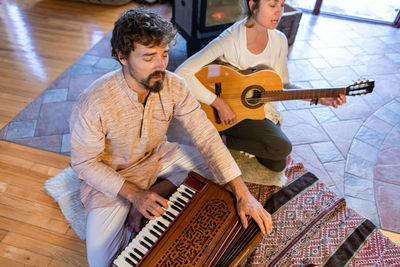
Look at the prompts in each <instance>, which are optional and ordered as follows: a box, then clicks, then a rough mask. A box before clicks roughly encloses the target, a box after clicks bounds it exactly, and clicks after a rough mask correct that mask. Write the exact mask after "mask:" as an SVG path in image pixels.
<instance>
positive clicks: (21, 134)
mask: <svg viewBox="0 0 400 267" xmlns="http://www.w3.org/2000/svg"><path fill="white" fill-rule="evenodd" d="M35 129H36V120H30V121H17V122H10V123H9V124H8V130H7V134H6V139H7V140H11V139H18V138H25V137H33V136H34V134H35Z"/></svg>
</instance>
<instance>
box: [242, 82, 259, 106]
mask: <svg viewBox="0 0 400 267" xmlns="http://www.w3.org/2000/svg"><path fill="white" fill-rule="evenodd" d="M264 92H265V90H264V88H262V87H261V86H259V85H250V86H249V87H247V88H246V89H244V90H243V92H242V96H241V99H242V103H243V105H244V106H245V107H247V108H251V109H256V108H259V107H261V106H262V105H263V104H264V103H263V101H262V98H261V96H262V93H264Z"/></svg>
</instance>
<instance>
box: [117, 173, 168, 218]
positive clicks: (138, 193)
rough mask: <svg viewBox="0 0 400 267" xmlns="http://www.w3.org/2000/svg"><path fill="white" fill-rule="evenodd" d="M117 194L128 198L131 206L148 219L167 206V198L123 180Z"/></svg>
mask: <svg viewBox="0 0 400 267" xmlns="http://www.w3.org/2000/svg"><path fill="white" fill-rule="evenodd" d="M119 195H120V196H122V197H124V198H125V199H127V200H129V201H130V202H131V203H132V206H133V207H134V208H135V209H137V211H139V212H140V213H141V214H142V215H143V216H144V217H146V218H147V219H149V220H152V219H155V218H156V217H159V216H161V215H162V214H163V213H164V209H163V208H165V209H167V208H168V200H167V199H165V198H163V197H162V196H160V195H159V194H157V193H155V192H152V191H150V190H143V189H139V188H138V187H137V186H135V185H134V184H132V183H130V182H128V181H125V182H124V184H123V185H122V187H121V190H120V191H119Z"/></svg>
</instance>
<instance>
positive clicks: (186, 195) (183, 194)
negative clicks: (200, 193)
mask: <svg viewBox="0 0 400 267" xmlns="http://www.w3.org/2000/svg"><path fill="white" fill-rule="evenodd" d="M181 194H182V196H184V197H186V198H188V199H191V198H192V197H191V196H189V195H188V194H186V193H185V192H181Z"/></svg>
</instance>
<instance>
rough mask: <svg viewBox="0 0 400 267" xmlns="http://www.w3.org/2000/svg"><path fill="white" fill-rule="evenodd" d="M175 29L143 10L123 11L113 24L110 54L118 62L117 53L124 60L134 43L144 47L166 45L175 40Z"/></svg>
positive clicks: (167, 22)
mask: <svg viewBox="0 0 400 267" xmlns="http://www.w3.org/2000/svg"><path fill="white" fill-rule="evenodd" d="M175 36H176V29H175V28H174V26H173V25H172V23H171V22H169V21H167V20H165V19H164V18H162V17H161V16H160V15H158V14H155V13H152V12H149V11H147V10H145V9H143V8H134V9H130V10H127V11H125V12H124V13H123V14H122V16H121V17H120V18H119V19H118V20H117V21H116V22H115V24H114V29H113V33H112V37H111V48H112V51H111V54H112V56H113V57H114V58H115V59H116V60H118V61H119V59H118V52H120V53H121V54H122V58H124V59H126V58H128V56H129V53H130V52H131V51H133V50H134V49H135V43H138V44H141V45H145V46H150V47H154V46H158V45H168V44H169V43H170V42H171V41H172V40H174V39H175Z"/></svg>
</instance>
